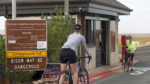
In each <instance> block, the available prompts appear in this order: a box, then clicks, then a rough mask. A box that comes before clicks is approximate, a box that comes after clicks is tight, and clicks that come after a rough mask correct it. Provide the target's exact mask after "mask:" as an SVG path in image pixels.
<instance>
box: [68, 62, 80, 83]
mask: <svg viewBox="0 0 150 84" xmlns="http://www.w3.org/2000/svg"><path fill="white" fill-rule="evenodd" d="M70 66H71V70H72V72H73V84H77V83H78V62H76V63H74V64H70Z"/></svg>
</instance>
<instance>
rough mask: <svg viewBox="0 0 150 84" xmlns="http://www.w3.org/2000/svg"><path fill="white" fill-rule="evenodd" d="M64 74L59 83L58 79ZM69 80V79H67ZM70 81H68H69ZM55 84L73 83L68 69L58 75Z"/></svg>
mask: <svg viewBox="0 0 150 84" xmlns="http://www.w3.org/2000/svg"><path fill="white" fill-rule="evenodd" d="M63 75H64V79H63V80H62V83H60V82H61V81H60V79H61V77H62V76H63ZM69 80H70V81H69ZM69 82H70V83H69ZM57 84H73V80H72V77H69V72H68V71H62V72H61V73H60V74H59V75H58V79H57Z"/></svg>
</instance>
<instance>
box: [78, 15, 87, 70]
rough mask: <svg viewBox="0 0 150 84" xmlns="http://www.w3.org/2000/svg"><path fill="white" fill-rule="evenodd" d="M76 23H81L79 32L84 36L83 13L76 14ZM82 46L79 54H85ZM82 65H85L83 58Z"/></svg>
mask: <svg viewBox="0 0 150 84" xmlns="http://www.w3.org/2000/svg"><path fill="white" fill-rule="evenodd" d="M77 23H78V24H81V25H82V30H81V34H82V35H83V36H85V15H84V13H80V14H78V15H77ZM83 51H84V50H83V48H81V52H80V53H81V55H82V56H85V52H83ZM82 66H83V67H85V59H83V61H82Z"/></svg>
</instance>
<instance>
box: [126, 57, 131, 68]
mask: <svg viewBox="0 0 150 84" xmlns="http://www.w3.org/2000/svg"><path fill="white" fill-rule="evenodd" d="M127 66H128V67H127V71H129V70H130V66H131V58H130V57H128V62H127Z"/></svg>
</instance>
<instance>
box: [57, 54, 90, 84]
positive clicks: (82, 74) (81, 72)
mask: <svg viewBox="0 0 150 84" xmlns="http://www.w3.org/2000/svg"><path fill="white" fill-rule="evenodd" d="M83 58H89V61H88V63H90V60H91V58H90V57H89V56H79V58H78V84H79V82H83V83H84V84H89V74H88V71H87V69H86V68H83V67H82V66H81V65H80V60H81V59H83ZM68 65H69V69H68V70H65V71H62V72H61V73H60V74H59V75H58V79H57V84H59V80H60V78H61V75H63V74H65V78H64V81H63V83H62V84H73V79H72V78H73V74H72V72H71V66H70V64H68Z"/></svg>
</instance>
